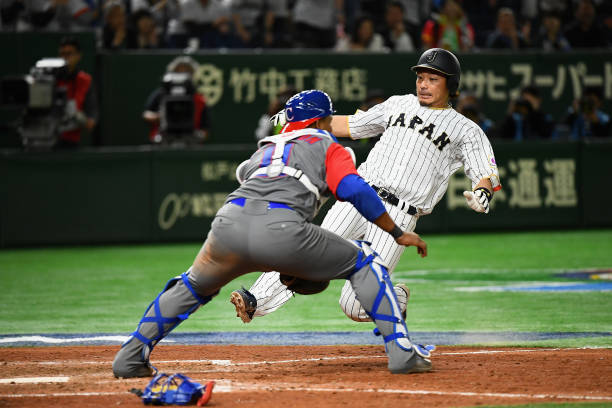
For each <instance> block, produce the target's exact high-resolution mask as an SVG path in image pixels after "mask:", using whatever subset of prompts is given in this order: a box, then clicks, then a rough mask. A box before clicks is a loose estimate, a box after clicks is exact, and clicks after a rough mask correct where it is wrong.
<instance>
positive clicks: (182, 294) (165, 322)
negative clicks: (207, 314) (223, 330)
mask: <svg viewBox="0 0 612 408" xmlns="http://www.w3.org/2000/svg"><path fill="white" fill-rule="evenodd" d="M189 276H190V270H189V271H187V272H185V273H183V274H181V275H180V276H177V277H175V278H172V279H170V280H169V281H168V283H166V285H165V286H164V289H163V290H162V291H161V292H160V293H159V295H157V297H156V298H155V300H153V302H151V304H150V305H149V306H148V307H147V309H146V311H145V313H144V315H143V317H142V319H140V322H139V323H138V327H137V328H136V330H135V331H134V332H133V333H132V334H131V336H130V337H129V338H128V340H127V341H126V342H125V343H124V344H123V345H122V346H121V350H120V351H119V353H117V355H116V356H115V360H114V362H113V371H114V373H115V376H117V377H142V376H148V375H151V368H150V365H149V356H150V354H151V351H152V350H153V348H154V347H155V346H156V345H157V344H158V343H159V342H160V341H161V340H162V339H163V338H164V337H166V336H167V335H168V333H170V332H171V331H172V330H173V329H174V328H175V327H177V326H178V325H179V324H181V322H183V321H184V320H186V319H187V318H188V317H189V316H190V315H191V314H192V313H194V312H195V311H196V310H197V309H198V308H199V307H200V306H202V305H205V304H206V303H208V302H209V301H210V300H211V299H212V298H213V297H214V296H215V295H216V293H215V294H212V295H210V296H200V295H199V294H198V293H196V291H195V290H194V288H193V285H192V284H191V282H190V281H189Z"/></svg>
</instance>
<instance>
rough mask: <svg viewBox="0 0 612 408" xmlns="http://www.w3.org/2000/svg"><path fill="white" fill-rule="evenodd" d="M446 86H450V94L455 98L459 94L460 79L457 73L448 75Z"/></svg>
mask: <svg viewBox="0 0 612 408" xmlns="http://www.w3.org/2000/svg"><path fill="white" fill-rule="evenodd" d="M446 86H447V88H448V96H449V97H451V98H454V97H456V96H458V95H459V93H458V88H459V81H458V80H457V76H456V75H449V76H447V77H446Z"/></svg>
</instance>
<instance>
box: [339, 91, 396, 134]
mask: <svg viewBox="0 0 612 408" xmlns="http://www.w3.org/2000/svg"><path fill="white" fill-rule="evenodd" d="M396 98H397V97H396V96H392V97H391V98H389V99H387V100H386V101H384V102H383V103H379V104H378V105H374V106H373V107H371V108H370V109H368V110H367V111H365V112H363V111H359V112H357V113H356V114H354V115H351V116H349V120H348V123H349V131H350V132H351V139H365V138H368V137H376V136H378V135H380V134H381V133H382V132H384V131H385V128H386V124H387V123H386V122H387V121H386V117H387V111H388V110H389V107H390V106H391V105H392V104H393V100H394V99H396Z"/></svg>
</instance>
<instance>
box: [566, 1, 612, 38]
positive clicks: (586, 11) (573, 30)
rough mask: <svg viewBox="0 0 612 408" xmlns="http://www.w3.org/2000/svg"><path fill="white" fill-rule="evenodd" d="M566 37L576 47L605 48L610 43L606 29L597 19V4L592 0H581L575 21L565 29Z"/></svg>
mask: <svg viewBox="0 0 612 408" xmlns="http://www.w3.org/2000/svg"><path fill="white" fill-rule="evenodd" d="M565 37H566V38H567V40H568V41H569V43H570V45H571V46H572V48H574V49H576V48H603V47H606V46H607V45H608V44H606V39H605V33H604V30H603V29H602V27H601V26H600V25H599V24H598V23H597V21H596V20H595V6H594V5H593V2H592V1H591V0H580V2H579V3H578V5H577V6H576V11H575V14H574V21H572V22H571V23H570V24H569V25H568V26H567V29H566V30H565Z"/></svg>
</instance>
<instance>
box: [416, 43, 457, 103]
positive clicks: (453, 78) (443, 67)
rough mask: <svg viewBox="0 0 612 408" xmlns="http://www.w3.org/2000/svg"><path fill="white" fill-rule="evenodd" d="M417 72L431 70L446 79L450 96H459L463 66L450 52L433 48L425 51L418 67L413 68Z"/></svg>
mask: <svg viewBox="0 0 612 408" xmlns="http://www.w3.org/2000/svg"><path fill="white" fill-rule="evenodd" d="M411 69H412V70H413V71H415V72H417V71H418V70H419V69H431V70H433V71H436V72H439V73H441V74H442V75H444V76H445V77H446V85H447V87H448V94H449V95H450V96H457V95H458V93H457V89H459V80H460V79H461V66H460V65H459V60H458V59H457V57H455V54H453V53H452V52H450V51H447V50H445V49H442V48H431V49H429V50H427V51H425V52H424V53H423V54H422V55H421V58H419V62H417V65H415V66H414V67H412V68H411Z"/></svg>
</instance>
